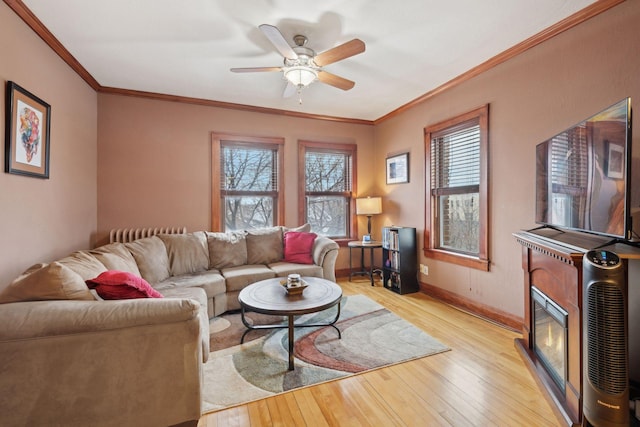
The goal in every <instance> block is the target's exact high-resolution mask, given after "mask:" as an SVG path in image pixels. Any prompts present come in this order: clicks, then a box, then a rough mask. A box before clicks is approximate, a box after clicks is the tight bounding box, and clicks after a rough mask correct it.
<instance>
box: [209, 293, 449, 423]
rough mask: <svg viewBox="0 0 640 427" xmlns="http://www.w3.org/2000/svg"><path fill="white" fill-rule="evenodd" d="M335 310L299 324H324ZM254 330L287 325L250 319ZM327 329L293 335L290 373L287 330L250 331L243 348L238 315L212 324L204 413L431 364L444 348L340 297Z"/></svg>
mask: <svg viewBox="0 0 640 427" xmlns="http://www.w3.org/2000/svg"><path fill="white" fill-rule="evenodd" d="M336 309H337V307H334V308H331V309H328V310H325V311H323V312H320V313H313V314H308V315H305V316H300V317H297V318H296V323H310V324H314V323H326V322H328V321H330V320H332V319H334V318H335V315H336ZM247 317H248V318H249V319H250V320H249V321H250V322H254V323H255V324H274V323H283V324H285V323H286V318H284V317H277V316H265V315H260V314H256V313H248V314H247ZM336 326H337V327H338V328H339V329H340V331H341V332H342V339H339V338H338V333H337V332H336V330H335V329H333V328H332V327H309V328H296V330H295V347H294V350H295V370H293V371H289V370H287V367H288V350H287V349H288V341H287V329H273V330H268V331H265V330H254V331H251V332H249V333H248V334H247V336H246V337H245V342H244V344H242V345H240V344H239V343H240V337H241V336H242V333H243V332H244V331H245V329H246V328H245V327H244V325H243V324H242V322H241V320H240V314H239V313H232V314H225V315H223V316H220V317H217V318H215V319H212V320H211V324H210V327H211V351H212V352H211V353H210V354H209V360H208V361H207V363H206V364H205V366H204V377H205V380H204V387H203V399H202V400H203V411H204V412H211V411H215V410H218V409H222V408H226V407H229V406H235V405H238V404H243V403H247V402H250V401H254V400H257V399H262V398H265V397H268V396H272V395H274V394H278V393H282V392H285V391H288V390H293V389H296V388H299V387H305V386H309V385H313V384H318V383H321V382H325V381H330V380H335V379H338V378H342V377H345V376H348V375H353V374H356V373H359V372H364V371H368V370H371V369H376V368H380V367H383V366H388V365H391V364H395V363H400V362H404V361H408V360H412V359H416V358H420V357H425V356H430V355H433V354H436V353H441V352H443V351H447V350H449V348H448V347H447V346H445V345H443V344H442V343H440V342H438V341H437V340H435V339H434V338H432V337H430V336H429V335H428V334H426V333H425V332H424V331H422V330H420V329H419V328H417V327H415V326H413V325H412V324H410V323H409V322H407V321H405V320H403V319H401V318H400V317H398V316H397V315H395V314H393V313H392V312H390V311H389V310H387V309H385V308H384V307H382V306H381V305H380V304H378V303H376V302H375V301H373V300H371V299H369V298H367V297H365V296H364V295H354V296H349V297H343V300H342V302H341V312H340V319H339V321H338V322H337V323H336Z"/></svg>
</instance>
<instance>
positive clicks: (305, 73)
mask: <svg viewBox="0 0 640 427" xmlns="http://www.w3.org/2000/svg"><path fill="white" fill-rule="evenodd" d="M284 77H285V78H286V79H287V80H289V81H290V82H291V83H292V84H293V85H294V86H298V87H300V86H309V85H310V84H311V83H313V81H314V80H315V79H316V78H317V77H318V73H317V72H316V70H314V69H313V68H310V67H304V66H297V65H296V66H293V67H289V68H288V69H286V70H285V71H284Z"/></svg>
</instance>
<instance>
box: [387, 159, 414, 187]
mask: <svg viewBox="0 0 640 427" xmlns="http://www.w3.org/2000/svg"><path fill="white" fill-rule="evenodd" d="M405 182H409V153H402V154H397V155H395V156H390V157H387V184H402V183H405Z"/></svg>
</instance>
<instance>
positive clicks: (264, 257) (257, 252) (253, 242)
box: [247, 227, 283, 264]
mask: <svg viewBox="0 0 640 427" xmlns="http://www.w3.org/2000/svg"><path fill="white" fill-rule="evenodd" d="M282 256H283V252H282V227H270V228H260V229H257V230H247V264H270V263H272V262H278V261H280V260H282Z"/></svg>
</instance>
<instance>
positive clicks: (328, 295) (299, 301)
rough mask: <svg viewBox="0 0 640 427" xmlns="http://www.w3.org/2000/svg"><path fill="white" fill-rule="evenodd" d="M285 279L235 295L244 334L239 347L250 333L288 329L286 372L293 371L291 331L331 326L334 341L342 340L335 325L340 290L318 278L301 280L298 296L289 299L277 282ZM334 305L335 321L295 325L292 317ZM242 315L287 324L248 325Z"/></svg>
mask: <svg viewBox="0 0 640 427" xmlns="http://www.w3.org/2000/svg"><path fill="white" fill-rule="evenodd" d="M285 280H286V278H282V277H275V278H273V279H266V280H261V281H260V282H256V283H254V284H252V285H249V286H247V287H246V288H244V289H243V290H241V291H240V293H239V294H238V301H239V302H240V310H241V318H242V323H243V324H244V325H245V326H246V327H247V330H246V331H245V332H244V334H242V338H241V339H240V343H243V342H244V337H245V335H247V333H249V332H250V331H252V330H254V329H284V328H287V329H288V334H289V370H290V371H293V369H294V365H293V340H294V329H295V328H303V327H305V328H306V327H312V326H316V327H317V326H331V327H333V328H334V329H335V330H336V331H338V338H342V334H341V333H340V329H338V327H337V326H336V325H335V323H336V322H337V321H338V318H339V317H340V301H341V300H342V289H341V288H340V286H338V285H337V284H335V283H333V282H331V281H329V280H326V279H320V278H318V277H302V280H303V281H304V282H305V283H306V284H307V288H305V289H304V290H303V291H302V293H300V294H298V295H289V294H288V293H287V291H286V289H285V288H284V286H283V285H282V283H281V281H285ZM335 305H337V306H338V310H337V313H336V317H335V318H334V319H333V320H332V321H331V322H329V323H324V324H308V323H302V324H296V323H295V322H294V316H299V315H302V314H309V313H316V312H318V311H322V310H326V309H328V308H331V307H333V306H335ZM245 311H254V312H256V313H262V314H271V315H275V316H286V317H287V324H286V325H284V324H280V325H250V324H249V323H248V322H247V321H246V319H245V315H244V314H245Z"/></svg>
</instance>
